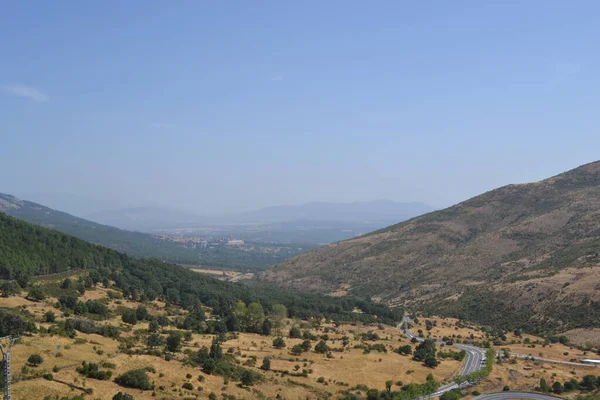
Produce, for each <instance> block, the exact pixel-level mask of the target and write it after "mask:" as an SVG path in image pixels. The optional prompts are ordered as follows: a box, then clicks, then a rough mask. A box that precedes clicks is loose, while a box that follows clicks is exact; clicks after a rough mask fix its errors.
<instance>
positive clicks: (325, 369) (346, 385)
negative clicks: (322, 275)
mask: <svg viewBox="0 0 600 400" xmlns="http://www.w3.org/2000/svg"><path fill="white" fill-rule="evenodd" d="M81 299H82V300H102V301H104V302H106V303H107V304H108V307H109V309H110V310H112V311H118V310H122V309H123V308H131V309H134V308H136V307H137V306H139V304H140V303H136V302H134V301H130V300H123V299H114V298H113V299H109V290H107V289H104V288H102V287H101V286H99V287H97V288H95V289H93V290H88V291H86V292H85V294H84V295H83V296H82V297H81ZM56 301H57V300H56V299H55V298H47V299H46V300H44V301H43V302H39V303H36V302H32V301H29V300H27V299H25V298H24V297H23V296H13V297H9V298H0V307H1V308H9V309H13V310H18V311H19V312H28V313H31V315H33V317H34V318H35V320H36V324H37V325H38V327H43V328H46V329H47V328H49V327H50V326H51V325H53V324H50V323H46V322H43V321H44V314H45V313H46V312H47V311H50V310H52V311H54V313H55V314H56V320H57V322H59V321H62V320H64V318H65V317H64V316H63V315H62V314H61V311H60V310H58V309H56V308H55V307H54V304H55V303H56ZM145 306H146V307H147V309H148V312H149V314H151V315H165V316H166V315H169V317H168V318H170V319H173V318H177V317H178V314H179V315H181V314H184V313H185V312H184V311H182V310H180V309H172V308H171V309H169V310H167V309H166V306H165V304H164V303H161V302H152V303H147V304H145ZM96 323H97V324H110V325H115V326H118V327H120V328H123V329H124V331H122V332H121V337H122V338H130V339H131V338H133V337H134V336H135V335H136V331H145V330H147V328H148V323H147V322H145V323H138V324H136V325H135V326H133V327H131V326H129V325H127V324H125V323H123V322H122V321H121V318H120V317H113V318H111V319H109V320H106V321H97V322H96ZM286 324H287V326H286V327H284V328H283V329H282V331H283V332H284V333H285V335H284V337H285V336H287V331H288V330H289V328H290V326H292V325H302V326H303V328H306V329H310V331H311V332H312V333H313V334H315V335H323V334H327V335H328V336H329V339H328V341H327V343H328V345H329V346H330V347H331V348H334V349H335V348H342V347H343V346H342V341H343V340H342V338H343V337H347V338H348V340H349V344H348V346H346V348H345V349H344V350H342V351H333V352H332V353H331V354H332V357H331V358H328V357H326V356H325V355H324V354H318V353H316V352H314V351H313V350H311V351H309V352H306V353H303V354H302V355H300V356H293V355H291V353H290V348H291V347H292V346H293V345H295V344H299V343H301V342H302V340H301V339H289V338H287V337H285V342H286V347H285V348H284V349H275V348H274V347H273V339H274V338H275V337H276V336H274V335H271V336H262V335H257V334H250V333H241V334H239V335H236V337H234V338H231V339H230V340H227V341H226V342H225V343H223V345H222V347H223V351H224V353H227V352H230V353H233V354H236V356H237V359H238V360H239V361H240V363H241V364H242V365H244V366H245V367H246V368H250V369H252V370H255V371H257V372H260V373H261V374H262V375H263V377H264V378H263V380H262V381H261V382H260V383H258V384H256V385H254V386H252V387H251V388H244V387H240V386H239V385H238V384H237V382H233V381H228V380H227V379H224V378H223V377H221V376H216V375H207V374H205V373H203V372H202V371H201V370H200V369H199V368H194V367H192V366H188V365H185V364H184V363H183V361H184V360H185V358H186V356H185V352H187V351H188V350H189V351H195V350H198V349H199V348H201V347H202V346H210V344H211V341H212V339H213V337H214V335H201V334H193V335H192V339H191V340H190V341H189V342H186V343H185V344H184V346H183V348H182V352H181V353H178V354H177V355H176V357H175V359H174V360H171V361H166V360H165V359H164V357H156V356H151V355H128V354H126V353H125V352H123V351H122V349H120V347H119V344H120V343H119V341H117V340H113V339H110V338H107V337H103V336H100V335H96V334H84V333H80V332H78V333H77V335H76V337H75V338H69V337H64V336H58V335H49V334H40V333H38V334H35V335H33V336H24V337H23V338H22V339H21V341H20V342H19V343H18V344H17V345H16V346H15V348H14V351H13V366H12V369H13V375H14V378H15V379H14V380H15V381H16V383H14V384H13V394H14V395H13V398H14V399H17V400H20V399H27V400H43V399H44V398H46V396H51V397H50V398H52V396H59V398H60V397H62V396H74V395H76V394H80V393H81V391H80V390H78V389H72V388H71V387H69V386H68V385H67V384H72V385H74V386H77V387H80V388H91V389H93V394H91V395H89V396H87V397H86V398H89V399H101V400H111V399H112V397H113V396H114V395H115V394H116V393H117V392H119V391H121V392H126V393H129V394H131V395H133V396H134V398H135V399H136V400H150V399H157V398H158V399H161V398H164V399H171V398H173V399H174V398H177V399H179V398H183V399H185V398H190V399H191V398H194V399H195V398H200V399H205V398H208V395H209V394H210V393H211V392H214V393H216V394H217V395H218V396H219V398H220V397H221V395H222V394H224V393H226V394H227V395H233V396H235V397H236V398H237V399H255V398H265V399H274V398H276V397H277V396H278V395H279V396H280V398H284V399H319V398H336V397H337V395H338V394H339V393H340V391H342V390H348V389H350V388H352V387H355V386H357V385H366V386H368V387H374V388H378V389H383V388H385V382H386V381H388V380H392V381H394V382H399V381H400V382H402V383H404V384H407V383H411V382H416V383H422V382H424V381H425V378H426V376H427V375H428V374H429V373H432V374H433V376H434V377H435V378H436V380H438V381H440V382H441V381H448V380H449V379H451V377H452V376H454V374H455V373H456V372H457V371H458V370H459V368H460V365H461V363H460V362H458V361H455V360H444V361H442V363H441V364H440V365H439V366H438V367H437V368H435V369H431V368H427V367H425V366H424V365H423V364H422V363H420V362H416V361H413V360H412V358H411V357H410V356H401V355H399V354H397V353H395V352H393V349H396V348H398V347H399V346H401V345H404V344H408V343H410V342H409V341H408V339H407V338H405V337H404V335H403V334H402V332H400V331H399V330H398V329H397V328H395V327H389V326H385V327H384V326H379V327H377V326H361V325H341V326H337V327H336V326H334V325H333V324H331V323H323V324H321V325H320V326H318V327H314V326H310V325H308V323H306V322H305V321H297V320H287V322H286ZM368 332H374V333H376V334H377V335H378V336H379V339H378V340H368V341H364V340H363V338H362V337H361V335H362V334H367V333H368ZM316 343H317V341H313V342H312V345H313V347H314V345H315V344H316ZM363 343H368V344H370V345H376V344H380V345H383V346H385V349H386V350H387V351H386V352H379V351H376V350H371V351H370V352H369V353H368V354H365V352H364V350H363V349H362V348H354V346H355V345H361V344H363ZM412 346H413V347H414V346H415V345H414V344H412ZM143 347H144V346H143V343H139V342H138V343H136V344H135V346H134V349H135V348H139V349H142V348H143ZM32 354H40V355H41V356H42V357H43V359H44V362H43V363H42V364H41V365H40V366H38V367H31V366H27V358H28V357H29V356H30V355H32ZM265 357H268V358H270V359H271V370H270V371H262V370H261V369H260V368H259V367H260V365H261V364H262V361H263V359H264V358H265ZM253 358H256V362H255V363H254V362H253V361H252V360H253ZM249 360H250V361H249ZM83 361H87V362H94V363H99V364H100V365H102V363H104V362H107V363H110V364H114V365H115V367H114V369H112V372H113V375H112V379H111V380H109V381H99V380H94V379H89V378H87V379H86V378H85V377H83V376H82V375H80V374H79V373H78V372H77V371H76V370H75V369H76V368H77V367H78V366H80V365H81V363H82V362H83ZM149 366H151V367H153V368H154V369H155V370H156V372H155V373H150V374H149V376H150V378H151V380H153V381H154V382H155V385H156V389H155V390H154V392H153V391H141V390H135V389H127V388H123V387H120V386H119V385H117V384H116V383H115V382H113V380H114V378H115V377H116V376H118V375H120V374H122V373H124V372H126V371H128V370H132V369H138V368H145V367H149ZM303 369H306V370H309V371H310V373H309V374H308V376H307V377H303V376H292V374H293V373H296V372H297V371H298V372H300V371H302V370H303ZM284 371H285V372H287V373H283V372H284ZM43 373H52V375H53V378H54V381H48V380H46V379H44V378H42V377H38V378H35V379H27V380H23V377H25V376H28V377H31V376H32V375H36V376H41V375H42V374H43ZM188 376H191V378H188ZM199 377H201V378H200V379H201V380H202V382H200V380H199ZM319 378H321V379H319ZM59 381H60V382H59ZM61 382H63V383H61ZM185 382H190V383H191V384H192V385H193V387H194V389H193V390H186V389H182V385H183V384H184V383H185ZM65 383H66V384H65ZM363 394H364V391H363Z"/></svg>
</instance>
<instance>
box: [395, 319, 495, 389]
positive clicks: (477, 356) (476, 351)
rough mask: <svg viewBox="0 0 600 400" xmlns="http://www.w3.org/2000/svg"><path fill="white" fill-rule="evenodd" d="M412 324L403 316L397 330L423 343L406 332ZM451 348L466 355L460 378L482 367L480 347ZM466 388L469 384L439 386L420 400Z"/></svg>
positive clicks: (482, 355)
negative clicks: (435, 390)
mask: <svg viewBox="0 0 600 400" xmlns="http://www.w3.org/2000/svg"><path fill="white" fill-rule="evenodd" d="M412 322H413V321H412V319H410V317H406V316H405V317H404V320H403V321H402V323H401V324H400V325H398V329H401V330H403V331H404V333H405V334H406V336H407V337H408V338H409V339H413V338H415V339H416V340H417V341H419V342H423V341H424V340H425V339H423V338H422V337H418V336H417V335H415V334H414V333H412V332H411V331H409V330H408V325H409V324H412ZM435 343H436V344H437V345H440V346H442V345H446V343H444V342H440V341H437V342H435ZM453 346H454V347H456V348H457V349H459V350H464V351H465V352H466V353H467V355H466V357H465V363H464V365H463V368H462V370H461V371H460V375H461V376H464V375H468V374H472V373H473V372H477V371H479V370H480V369H481V368H482V367H483V365H484V362H483V359H484V358H485V350H484V349H482V348H480V347H475V346H467V345H464V344H457V343H455V344H454V345H453ZM468 386H470V385H469V383H464V384H462V385H460V386H459V385H458V384H456V383H454V382H453V383H449V384H447V385H444V386H440V388H439V390H438V391H437V392H435V393H432V394H430V395H428V396H425V397H422V398H421V399H420V400H426V399H433V398H435V397H439V396H441V395H442V394H444V393H446V392H449V391H450V390H454V389H463V388H466V387H468Z"/></svg>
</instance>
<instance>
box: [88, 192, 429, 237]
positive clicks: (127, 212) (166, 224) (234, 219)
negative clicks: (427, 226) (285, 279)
mask: <svg viewBox="0 0 600 400" xmlns="http://www.w3.org/2000/svg"><path fill="white" fill-rule="evenodd" d="M431 210H433V208H432V207H431V206H429V205H427V204H425V203H421V202H396V201H392V200H374V201H356V202H351V203H333V202H309V203H304V204H299V205H277V206H269V207H263V208H259V209H256V210H252V211H246V212H238V213H230V214H221V215H195V214H192V213H185V212H179V211H176V210H170V209H167V208H161V207H129V208H121V209H115V210H107V211H104V212H97V213H93V214H90V215H87V216H86V218H88V219H90V220H92V221H99V222H101V223H103V224H108V225H111V226H117V227H119V228H123V229H133V230H141V231H152V230H160V229H169V228H181V227H191V226H194V227H195V226H197V225H211V224H230V223H272V222H289V221H340V222H350V221H351V222H372V221H385V222H387V223H390V222H392V221H400V220H405V219H407V218H411V217H413V216H415V215H420V214H424V213H426V212H429V211H431Z"/></svg>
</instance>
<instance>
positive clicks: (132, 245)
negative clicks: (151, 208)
mask: <svg viewBox="0 0 600 400" xmlns="http://www.w3.org/2000/svg"><path fill="white" fill-rule="evenodd" d="M0 212H4V213H6V214H8V215H10V216H12V217H15V218H18V219H21V220H23V221H27V222H29V223H32V224H36V225H41V226H44V227H46V228H50V229H54V230H57V231H59V232H63V233H66V234H69V235H73V236H76V237H78V238H80V239H83V240H85V241H88V242H91V243H96V244H100V245H103V246H106V247H110V248H112V249H115V250H118V251H121V252H125V253H127V254H129V255H132V256H134V257H155V258H159V259H162V260H169V261H172V262H180V263H190V264H197V263H198V261H199V257H198V254H196V253H195V252H194V250H193V249H189V248H186V247H185V246H183V245H180V244H177V243H173V242H167V241H164V240H160V239H158V238H155V237H154V236H152V235H149V234H146V233H140V232H131V231H125V230H121V229H118V228H114V227H112V226H107V225H101V224H97V223H95V222H92V221H88V220H85V219H83V218H78V217H74V216H72V215H70V214H67V213H64V212H61V211H57V210H53V209H51V208H48V207H45V206H43V205H41V204H37V203H32V202H30V201H26V200H21V199H18V198H16V197H14V196H11V195H7V194H1V193H0Z"/></svg>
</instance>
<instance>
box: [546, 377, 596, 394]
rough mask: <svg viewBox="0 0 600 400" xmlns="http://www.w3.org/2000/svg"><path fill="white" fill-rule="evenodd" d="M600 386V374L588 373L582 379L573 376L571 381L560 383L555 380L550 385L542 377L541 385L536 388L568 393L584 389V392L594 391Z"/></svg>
mask: <svg viewBox="0 0 600 400" xmlns="http://www.w3.org/2000/svg"><path fill="white" fill-rule="evenodd" d="M599 388H600V376H594V375H586V376H584V377H583V379H582V380H581V381H578V380H577V379H575V378H572V379H571V380H569V381H566V382H564V383H560V382H558V381H555V382H554V383H553V384H552V385H551V386H549V385H548V383H547V381H546V379H545V378H541V379H540V386H539V387H537V388H536V390H538V391H540V392H544V393H550V392H552V393H556V394H561V393H567V392H571V391H573V390H582V391H584V392H593V391H594V390H596V389H599Z"/></svg>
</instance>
